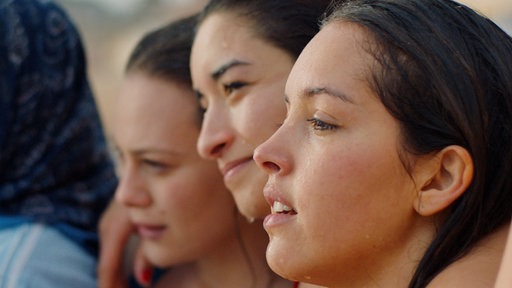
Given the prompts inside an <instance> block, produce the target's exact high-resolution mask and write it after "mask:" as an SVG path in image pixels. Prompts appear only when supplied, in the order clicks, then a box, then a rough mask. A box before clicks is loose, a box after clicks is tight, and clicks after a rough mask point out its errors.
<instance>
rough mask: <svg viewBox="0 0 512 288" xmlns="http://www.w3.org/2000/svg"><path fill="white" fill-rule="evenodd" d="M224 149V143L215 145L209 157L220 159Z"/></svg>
mask: <svg viewBox="0 0 512 288" xmlns="http://www.w3.org/2000/svg"><path fill="white" fill-rule="evenodd" d="M224 147H226V143H222V144H218V145H215V146H214V147H213V148H212V149H211V151H210V155H211V156H213V157H220V156H221V154H222V150H224Z"/></svg>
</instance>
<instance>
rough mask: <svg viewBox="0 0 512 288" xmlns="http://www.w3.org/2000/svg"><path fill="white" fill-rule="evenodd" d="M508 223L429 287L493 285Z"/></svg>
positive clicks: (456, 287)
mask: <svg viewBox="0 0 512 288" xmlns="http://www.w3.org/2000/svg"><path fill="white" fill-rule="evenodd" d="M507 233H508V225H506V226H505V227H502V228H500V229H498V230H497V231H496V232H494V233H492V234H490V235H489V236H487V237H485V238H484V239H482V240H481V241H480V242H479V243H478V244H477V245H476V246H475V248H474V249H473V250H472V251H470V253H469V254H468V255H466V256H464V257H463V258H462V259H460V260H458V261H457V262H455V263H453V264H452V265H450V266H448V267H447V268H446V269H445V270H444V271H442V272H441V273H440V274H439V275H438V276H436V277H435V278H434V280H432V282H431V283H430V284H429V285H428V288H445V287H451V288H459V287H460V288H488V287H493V285H494V282H495V280H496V276H497V274H498V270H499V268H500V264H501V258H502V256H503V252H504V250H505V244H506V241H507Z"/></svg>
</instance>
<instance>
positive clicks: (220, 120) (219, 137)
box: [197, 111, 235, 159]
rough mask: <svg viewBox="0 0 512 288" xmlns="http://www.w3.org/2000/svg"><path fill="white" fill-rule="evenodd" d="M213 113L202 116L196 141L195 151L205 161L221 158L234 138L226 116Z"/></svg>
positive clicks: (209, 112) (208, 112)
mask: <svg viewBox="0 0 512 288" xmlns="http://www.w3.org/2000/svg"><path fill="white" fill-rule="evenodd" d="M219 114H220V113H216V114H215V113H214V112H213V111H207V112H206V113H205V114H204V118H203V125H202V127H201V132H200V133H199V138H198V140H197V151H198V152H199V155H200V156H201V157H203V158H205V159H217V158H220V157H222V154H223V153H225V151H226V150H227V149H229V147H230V146H231V144H232V143H233V140H234V138H235V136H234V133H233V131H232V129H231V125H230V123H229V120H228V119H227V117H226V115H219Z"/></svg>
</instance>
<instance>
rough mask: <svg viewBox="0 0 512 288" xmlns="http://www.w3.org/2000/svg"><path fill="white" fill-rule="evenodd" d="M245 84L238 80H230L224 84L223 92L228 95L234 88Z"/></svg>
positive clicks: (236, 88)
mask: <svg viewBox="0 0 512 288" xmlns="http://www.w3.org/2000/svg"><path fill="white" fill-rule="evenodd" d="M245 85H246V83H244V82H239V81H235V82H230V83H227V84H224V85H223V86H224V93H225V94H226V95H230V94H231V93H233V92H235V91H236V90H238V89H240V88H242V87H244V86H245Z"/></svg>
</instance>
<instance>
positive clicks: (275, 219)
mask: <svg viewBox="0 0 512 288" xmlns="http://www.w3.org/2000/svg"><path fill="white" fill-rule="evenodd" d="M296 216H297V214H269V215H267V217H265V220H264V221H263V227H264V228H265V229H272V228H274V227H277V226H281V225H284V224H286V223H288V222H290V221H293V220H295V219H296Z"/></svg>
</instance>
